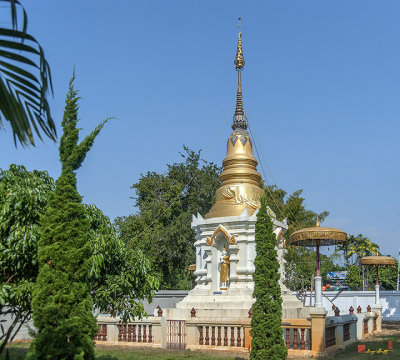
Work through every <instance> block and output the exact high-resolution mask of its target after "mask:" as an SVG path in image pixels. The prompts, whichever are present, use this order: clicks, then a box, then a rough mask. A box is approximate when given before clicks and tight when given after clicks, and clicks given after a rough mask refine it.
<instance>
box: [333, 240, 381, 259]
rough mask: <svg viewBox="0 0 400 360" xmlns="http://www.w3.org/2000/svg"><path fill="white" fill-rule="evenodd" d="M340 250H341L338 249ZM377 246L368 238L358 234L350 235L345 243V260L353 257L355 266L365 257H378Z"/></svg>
mask: <svg viewBox="0 0 400 360" xmlns="http://www.w3.org/2000/svg"><path fill="white" fill-rule="evenodd" d="M339 249H341V248H339ZM380 254H381V253H380V251H379V245H377V244H375V243H373V242H372V241H371V240H370V239H369V238H367V237H365V236H363V235H362V234H359V235H357V236H353V235H350V236H349V237H348V241H347V258H350V259H351V258H352V257H355V262H354V263H355V264H357V265H359V264H360V260H361V259H362V258H363V257H365V256H373V255H380Z"/></svg>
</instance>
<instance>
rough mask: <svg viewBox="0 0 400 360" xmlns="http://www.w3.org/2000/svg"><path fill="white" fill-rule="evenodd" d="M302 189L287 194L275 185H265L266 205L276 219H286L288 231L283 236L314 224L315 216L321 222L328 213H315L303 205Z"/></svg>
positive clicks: (287, 236)
mask: <svg viewBox="0 0 400 360" xmlns="http://www.w3.org/2000/svg"><path fill="white" fill-rule="evenodd" d="M302 193H303V190H297V191H295V192H293V193H292V194H290V195H288V194H287V192H286V191H284V190H282V189H280V188H278V187H277V186H275V185H272V186H265V197H266V199H267V205H268V206H269V207H270V208H271V209H272V210H273V211H274V213H275V214H276V216H277V218H278V220H284V219H287V222H288V226H289V228H288V231H287V232H286V234H285V237H286V238H287V239H289V237H290V235H291V234H292V233H293V232H295V231H296V230H300V229H303V228H306V227H312V226H315V223H316V222H317V218H318V219H319V221H320V222H323V221H324V220H325V219H326V217H327V216H328V215H329V212H328V211H322V212H321V213H316V212H315V211H312V210H308V209H306V207H305V204H304V201H305V199H304V198H303V197H302V196H301V195H302Z"/></svg>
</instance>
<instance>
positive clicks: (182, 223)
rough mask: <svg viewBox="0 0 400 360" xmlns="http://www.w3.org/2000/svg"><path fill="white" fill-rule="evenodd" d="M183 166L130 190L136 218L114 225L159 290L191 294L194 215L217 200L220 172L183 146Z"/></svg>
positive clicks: (150, 177)
mask: <svg viewBox="0 0 400 360" xmlns="http://www.w3.org/2000/svg"><path fill="white" fill-rule="evenodd" d="M184 150H185V153H184V154H181V155H182V157H183V158H184V161H183V162H178V163H174V164H170V165H167V172H166V173H165V174H159V173H156V172H148V173H147V174H145V175H142V176H141V178H140V180H139V181H138V182H137V183H136V184H134V185H133V186H132V188H133V189H134V190H135V191H136V198H135V206H136V207H137V209H138V211H137V213H136V214H134V215H130V216H128V217H121V218H118V219H117V220H116V224H117V225H118V229H119V232H120V234H121V237H122V239H123V240H124V241H125V242H126V243H129V244H130V246H131V247H132V248H133V249H140V250H142V251H143V253H144V254H145V255H146V257H147V258H148V259H149V260H150V263H151V267H152V269H153V271H154V274H156V275H157V277H158V278H159V279H160V281H161V288H162V289H189V288H190V286H191V283H192V277H191V275H190V274H188V272H187V267H188V266H189V265H190V264H192V263H193V262H194V261H195V254H194V247H193V244H194V241H195V233H194V231H193V230H192V229H191V227H190V222H191V217H192V214H196V213H197V212H199V213H200V214H205V213H207V212H208V210H209V209H210V208H211V206H212V205H213V203H214V200H215V190H216V189H217V187H218V185H219V173H220V171H221V169H220V168H219V167H217V166H216V165H215V164H213V163H208V162H205V161H204V160H202V159H201V156H200V151H199V152H194V151H192V150H190V149H188V148H187V147H185V146H184Z"/></svg>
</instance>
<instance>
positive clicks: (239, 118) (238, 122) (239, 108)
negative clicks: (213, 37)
mask: <svg viewBox="0 0 400 360" xmlns="http://www.w3.org/2000/svg"><path fill="white" fill-rule="evenodd" d="M240 20H241V18H239V21H240ZM239 27H240V23H239ZM243 68H244V57H243V49H242V32H241V31H239V37H238V45H237V50H236V59H235V69H236V70H237V72H238V87H237V92H236V109H235V115H234V116H233V124H232V129H233V130H236V129H239V130H243V131H246V129H247V119H246V115H245V114H244V110H243V97H242V77H241V72H242V70H243Z"/></svg>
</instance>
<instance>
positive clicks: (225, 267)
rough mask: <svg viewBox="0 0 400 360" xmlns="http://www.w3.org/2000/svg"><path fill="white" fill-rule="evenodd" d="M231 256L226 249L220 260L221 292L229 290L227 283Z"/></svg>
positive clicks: (223, 250)
mask: <svg viewBox="0 0 400 360" xmlns="http://www.w3.org/2000/svg"><path fill="white" fill-rule="evenodd" d="M229 263H230V262H229V256H228V252H227V251H226V248H225V246H224V248H223V249H222V255H221V259H220V269H221V270H220V271H221V272H220V276H219V280H220V282H221V290H226V289H227V283H228V281H229Z"/></svg>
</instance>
